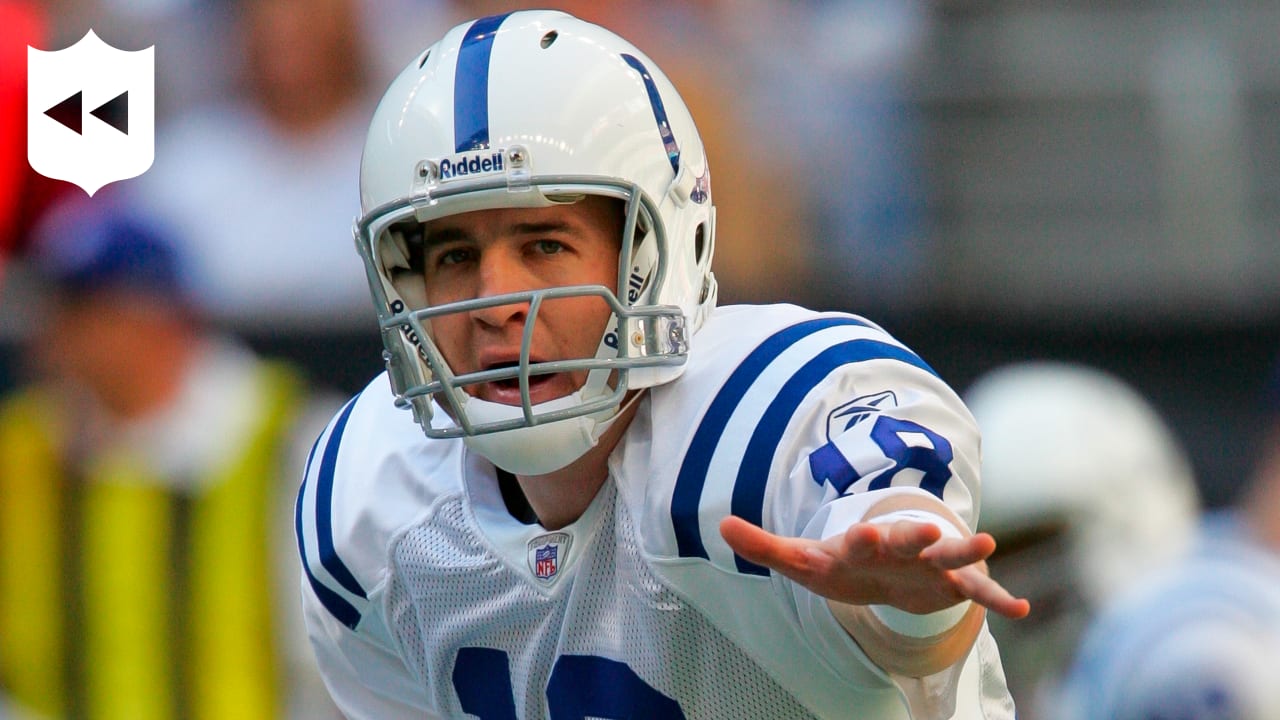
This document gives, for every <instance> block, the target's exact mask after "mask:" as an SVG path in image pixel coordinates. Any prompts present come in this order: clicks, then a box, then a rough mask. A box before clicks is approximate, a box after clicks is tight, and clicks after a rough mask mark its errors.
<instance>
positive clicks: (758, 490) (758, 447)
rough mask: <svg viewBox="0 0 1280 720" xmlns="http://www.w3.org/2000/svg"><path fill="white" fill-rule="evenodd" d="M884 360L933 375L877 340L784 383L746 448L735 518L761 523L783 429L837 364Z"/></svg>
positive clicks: (753, 569) (832, 355) (827, 356)
mask: <svg viewBox="0 0 1280 720" xmlns="http://www.w3.org/2000/svg"><path fill="white" fill-rule="evenodd" d="M884 359H888V360H897V361H899V362H904V363H907V364H908V365H913V366H915V367H918V368H920V369H921V370H924V371H926V372H928V373H931V374H934V375H936V374H937V373H935V372H934V371H933V369H932V368H930V367H929V366H928V365H927V364H926V363H925V362H924V361H923V360H921V359H920V358H919V357H918V356H917V355H915V354H914V353H912V352H911V351H909V350H906V349H904V348H902V347H899V346H897V345H891V344H889V343H885V342H880V341H878V340H849V341H846V342H843V343H840V344H839V345H832V346H831V347H829V348H827V349H826V350H824V351H822V352H821V353H819V354H818V355H817V356H816V357H814V358H813V359H812V360H810V361H809V362H807V363H805V364H804V366H803V367H801V368H800V369H799V370H798V371H796V373H795V374H794V375H792V376H791V377H790V378H789V379H788V380H787V382H786V384H785V385H783V386H782V390H781V391H779V392H778V394H777V396H776V397H775V398H774V399H773V401H772V402H770V403H769V407H768V408H767V409H766V410H765V412H764V414H763V415H762V416H761V418H760V422H759V423H758V424H757V425H756V428H755V431H754V432H753V433H752V434H751V440H750V441H749V442H748V443H747V449H746V452H745V453H744V454H743V457H742V464H741V465H740V466H739V467H738V477H737V480H736V481H735V483H734V486H733V500H732V504H731V510H732V512H733V514H734V515H737V516H738V517H740V518H742V519H744V520H747V521H749V522H751V523H752V524H754V525H757V526H758V525H762V524H763V523H762V521H763V518H764V497H765V486H766V485H767V484H768V480H769V468H770V466H771V464H772V463H773V455H774V452H775V451H776V450H777V448H778V444H779V443H780V442H781V441H782V434H783V433H784V432H785V431H786V429H787V424H788V423H789V422H790V420H791V417H792V416H793V415H794V414H795V412H796V409H797V408H799V407H800V403H802V402H803V401H804V398H805V397H806V396H807V395H808V394H809V393H810V392H811V391H812V390H813V389H814V388H815V387H817V386H818V384H819V383H820V382H822V380H823V379H824V378H826V377H827V376H828V375H830V374H831V372H832V371H834V370H835V369H836V368H838V367H840V366H841V365H847V364H850V363H857V362H864V361H867V360H884ZM734 561H735V563H736V564H737V568H738V571H739V572H742V573H747V574H751V575H766V576H767V575H768V574H769V569H768V568H766V567H763V566H761V565H757V564H755V563H753V562H750V561H748V560H745V559H743V558H741V557H739V556H737V555H735V556H734Z"/></svg>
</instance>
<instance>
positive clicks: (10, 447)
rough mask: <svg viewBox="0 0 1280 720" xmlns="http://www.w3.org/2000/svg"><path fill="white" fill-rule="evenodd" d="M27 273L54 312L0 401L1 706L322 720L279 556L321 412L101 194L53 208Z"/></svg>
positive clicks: (177, 263) (43, 317) (132, 217)
mask: <svg viewBox="0 0 1280 720" xmlns="http://www.w3.org/2000/svg"><path fill="white" fill-rule="evenodd" d="M31 253H32V254H31V256H30V257H29V258H28V259H29V261H30V263H31V265H32V266H33V268H34V272H35V274H36V275H37V276H38V277H39V278H40V279H41V280H42V281H43V284H42V287H43V288H44V289H45V290H46V291H48V297H46V298H43V299H42V302H41V303H40V304H39V305H38V307H37V308H34V310H35V314H36V317H38V318H39V323H38V324H37V325H36V326H35V328H34V334H33V335H32V336H31V337H30V338H29V339H28V343H27V347H26V353H25V354H24V356H23V358H24V359H25V360H27V361H28V363H29V367H28V368H27V370H28V371H29V373H30V375H29V376H28V378H29V382H28V383H27V384H25V385H23V386H21V387H18V388H17V389H16V390H14V391H13V392H12V393H10V394H8V395H7V396H5V397H3V398H0V690H2V691H3V692H4V693H5V694H7V695H8V696H9V697H10V699H11V700H12V701H13V704H14V705H15V707H17V708H21V710H22V711H23V712H24V713H29V714H30V715H32V716H34V717H41V718H101V719H104V720H105V719H113V720H115V719H118V720H138V719H139V718H150V719H154V720H164V719H166V718H210V719H212V718H264V719H265V718H282V717H293V718H324V717H334V716H335V714H336V711H335V710H334V709H333V708H332V704H331V703H330V702H329V701H328V699H327V697H326V694H325V693H324V690H323V686H322V685H321V683H320V680H319V676H318V674H317V673H316V671H315V667H314V661H313V660H312V659H311V656H310V653H309V652H308V651H307V648H306V643H305V641H303V640H302V638H303V637H304V636H303V632H302V627H301V619H300V617H299V614H298V613H297V612H296V603H297V600H296V597H297V595H296V590H295V589H294V588H296V583H295V582H293V579H294V578H295V577H296V573H297V569H296V568H297V566H296V564H295V563H294V562H293V558H292V557H288V556H285V555H282V554H281V553H279V552H278V548H279V547H280V543H281V542H284V540H283V538H282V536H283V537H287V533H289V527H288V525H286V524H285V521H287V519H288V518H289V512H288V502H289V499H290V496H291V495H292V493H293V491H294V488H295V484H294V483H293V482H290V481H288V480H287V478H290V477H296V475H292V473H296V472H300V471H301V469H300V464H301V460H300V458H301V457H302V456H303V455H304V454H305V452H306V447H307V443H309V442H310V441H311V439H313V438H314V437H315V433H316V432H318V427H317V425H319V426H321V427H322V426H323V421H324V420H323V418H327V416H328V414H330V413H331V412H332V407H333V405H331V404H325V403H323V402H321V401H320V400H318V399H316V398H317V397H318V396H317V395H315V394H314V393H313V392H312V391H310V390H309V389H308V387H307V385H306V383H305V382H304V380H303V378H302V377H301V376H300V375H299V374H298V373H297V372H295V371H294V370H292V369H291V368H289V367H287V366H285V365H282V364H279V363H274V362H265V361H263V360H260V359H259V358H258V357H256V356H255V355H253V354H251V353H250V352H249V351H248V350H247V349H246V348H244V347H242V346H241V345H239V344H238V343H236V342H234V341H232V340H230V339H229V338H226V337H223V336H220V335H218V334H215V333H213V332H211V331H209V330H208V329H207V328H206V327H205V326H204V324H203V322H202V318H200V316H199V314H198V313H197V312H195V311H193V309H192V306H191V304H190V302H189V295H188V289H187V286H186V270H185V267H184V265H183V260H182V258H181V257H180V255H179V254H178V253H177V252H176V250H175V249H174V247H173V246H172V245H171V244H170V242H169V240H168V236H167V235H166V234H165V232H164V230H162V229H161V228H160V227H159V226H156V225H153V224H151V223H149V222H148V221H147V220H146V219H144V218H142V217H141V216H139V215H137V214H136V213H134V212H133V211H132V210H131V209H130V208H128V207H126V206H124V205H121V204H119V203H117V202H115V199H114V198H113V197H112V194H111V193H110V192H102V193H99V194H98V195H97V196H95V197H94V198H93V199H92V200H88V199H84V198H80V199H79V201H69V202H68V203H67V204H63V205H59V206H56V207H55V208H54V209H53V210H52V211H51V214H50V215H49V216H48V217H46V218H45V219H44V220H43V221H42V222H41V224H40V226H39V229H38V233H37V236H36V239H35V240H34V242H33V247H32V248H31ZM312 403H317V404H318V405H313V404H312ZM320 410H323V411H324V415H323V416H320V419H319V422H318V423H317V422H316V417H317V416H316V412H317V411H320ZM285 577H288V578H289V581H288V582H287V583H286V581H285V580H284V579H283V578H285ZM24 716H25V715H24Z"/></svg>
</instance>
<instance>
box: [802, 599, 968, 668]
mask: <svg viewBox="0 0 1280 720" xmlns="http://www.w3.org/2000/svg"><path fill="white" fill-rule="evenodd" d="M827 605H828V606H829V607H830V608H831V612H832V614H834V615H835V618H836V620H838V621H839V622H840V624H841V625H842V626H843V627H844V629H845V631H846V632H848V633H849V635H850V637H852V638H853V639H854V641H855V642H857V643H858V646H859V647H861V648H862V651H863V652H864V653H866V654H867V657H868V658H870V659H871V661H872V662H874V663H875V664H876V665H879V666H880V667H881V668H883V669H884V670H886V671H888V672H891V673H896V674H899V675H906V676H908V677H924V676H926V675H932V674H934V673H937V672H940V671H942V670H944V669H946V668H948V667H950V666H951V665H954V664H955V663H957V662H959V661H961V660H962V659H964V657H965V656H966V655H968V653H969V649H970V648H971V647H973V643H974V641H975V640H976V639H977V637H978V633H979V632H980V631H981V630H982V623H983V621H984V620H985V619H986V608H984V607H982V606H981V605H979V604H977V603H975V602H971V601H965V602H963V603H960V604H959V605H957V606H956V608H955V609H959V610H960V612H959V613H958V615H959V617H958V619H956V620H955V621H954V622H950V623H946V622H942V623H937V622H936V621H934V618H937V619H943V618H945V619H947V620H950V619H951V613H949V610H951V609H950V608H949V609H948V610H942V611H939V612H937V613H930V615H928V616H916V617H917V618H920V621H918V622H911V621H910V620H907V621H906V622H898V621H897V620H898V618H894V617H893V616H892V615H891V614H888V613H884V612H877V611H876V609H875V607H876V606H871V605H850V604H847V603H842V602H837V601H835V600H828V601H827ZM902 615H904V616H905V615H909V613H905V612H902ZM904 619H905V618H904ZM938 624H940V625H942V626H943V627H942V629H941V630H939V631H937V632H929V630H931V629H932V628H930V625H938Z"/></svg>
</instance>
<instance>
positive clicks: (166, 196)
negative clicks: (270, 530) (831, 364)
mask: <svg viewBox="0 0 1280 720" xmlns="http://www.w3.org/2000/svg"><path fill="white" fill-rule="evenodd" d="M528 5H531V6H532V5H536V6H542V7H545V6H555V7H562V8H564V9H567V10H570V11H572V12H574V13H576V14H579V15H580V16H582V17H584V18H586V19H589V20H593V21H596V22H600V23H601V24H604V25H606V26H608V27H610V28H611V29H613V30H615V31H617V32H618V33H619V34H621V35H623V36H624V37H627V38H629V39H631V40H632V41H634V42H635V43H636V44H637V45H638V46H640V47H641V48H642V49H643V50H644V51H645V52H646V53H647V54H648V55H650V56H651V57H652V58H653V59H654V60H655V61H656V62H657V63H658V65H659V66H661V67H662V68H663V69H664V70H665V71H666V72H667V74H668V75H670V76H671V77H672V79H673V81H674V82H675V84H676V86H677V87H678V88H679V89H680V90H681V93H682V94H683V96H684V98H685V100H686V102H687V104H689V105H690V107H691V109H692V111H693V113H694V117H695V119H696V120H697V121H698V124H699V127H700V128H701V130H702V133H703V135H704V141H705V143H706V145H707V148H708V152H709V154H710V159H711V167H712V170H713V175H712V177H713V189H714V190H713V191H714V197H715V201H716V204H717V206H718V207H719V226H718V227H719V232H718V237H717V248H716V273H717V276H718V277H719V278H720V280H721V298H722V302H725V303H729V302H772V301H780V300H785V301H794V302H799V303H802V304H808V305H811V306H814V307H817V308H822V309H839V310H846V311H851V312H855V313H859V314H862V315H865V316H867V317H869V318H871V319H872V320H875V321H877V322H879V323H881V324H882V325H884V326H885V327H886V328H887V329H888V330H889V331H891V332H892V333H894V334H895V335H896V336H898V337H899V338H900V339H901V340H903V341H904V342H905V343H907V344H908V345H909V346H911V347H912V348H914V349H915V350H916V351H917V352H919V354H920V355H921V356H923V357H924V358H925V359H926V360H927V361H928V362H929V363H930V364H931V365H933V367H935V368H936V369H937V370H938V371H939V372H940V374H941V375H942V376H943V377H944V378H945V379H946V380H947V381H948V382H949V383H950V384H951V385H952V386H953V387H955V388H957V390H964V389H966V388H968V387H970V385H971V384H973V383H974V382H975V381H976V380H978V379H979V378H980V377H983V376H984V375H986V374H987V373H988V372H990V371H992V370H994V369H997V368H999V367H1002V366H1006V365H1009V364H1013V363H1020V362H1025V361H1060V362H1066V363H1079V364H1081V365H1087V366H1091V367H1092V368H1095V369H1097V370H1099V371H1102V372H1105V373H1107V374H1108V376H1109V377H1111V378H1114V379H1115V380H1116V381H1118V382H1119V383H1123V384H1125V385H1127V386H1128V387H1129V388H1132V390H1133V391H1134V392H1135V393H1136V394H1137V395H1139V396H1141V397H1142V398H1145V401H1146V402H1149V403H1150V406H1151V407H1152V408H1153V411H1154V413H1156V414H1157V415H1158V416H1159V417H1160V418H1161V422H1164V423H1166V424H1167V426H1168V428H1169V432H1170V433H1171V435H1172V442H1173V443H1176V444H1177V445H1178V446H1180V448H1181V449H1184V450H1185V453H1186V457H1187V459H1188V463H1189V473H1190V478H1191V479H1190V480H1189V482H1192V483H1194V485H1195V486H1196V487H1195V493H1194V494H1196V495H1198V497H1199V500H1200V502H1201V503H1202V504H1203V506H1204V507H1206V508H1217V507H1223V506H1226V505H1228V504H1229V503H1231V502H1232V501H1233V500H1234V499H1236V497H1237V494H1238V493H1239V492H1240V490H1241V489H1242V487H1243V486H1244V484H1245V481H1246V478H1247V477H1248V476H1249V474H1250V472H1251V470H1252V466H1253V464H1254V461H1255V458H1256V457H1257V455H1258V444H1259V443H1260V442H1261V439H1262V436H1263V432H1264V429H1265V428H1264V421H1265V420H1266V419H1267V418H1268V416H1267V415H1266V413H1265V411H1264V408H1265V407H1266V403H1267V402H1268V401H1270V400H1271V399H1272V398H1269V396H1268V393H1269V392H1271V391H1270V390H1269V388H1272V387H1273V386H1274V387H1280V385H1273V383H1274V380H1275V378H1273V374H1274V370H1273V367H1274V365H1275V361H1276V359H1277V356H1278V353H1280V282H1276V278H1277V274H1278V273H1280V237H1277V229H1276V228H1277V227H1280V132H1277V129H1278V127H1280V47H1278V46H1277V44H1276V38H1277V37H1280V4H1277V3H1274V2H1263V1H1261V0H1259V1H1258V2H1245V1H1240V0H1234V1H1233V0H1228V1H1215V0H1183V1H1170V2H1143V1H1139V0H1133V1H1129V2H1121V1H1109V2H1108V1H1102V0H1097V1H1091V2H1046V1H1042V0H1017V1H1015V0H968V1H966V0H951V1H947V0H939V1H937V2H920V1H915V0H828V1H822V0H807V1H795V2H774V1H770V0H702V1H700V2H697V1H683V2H682V1H677V0H650V1H648V2H644V3H638V2H637V3H591V2H576V1H570V0H566V1H563V2H556V1H555V0H547V1H545V2H538V3H528ZM519 6H521V3H514V2H498V1H497V0H452V1H449V0H42V1H40V2H35V1H33V0H0V115H2V117H0V392H5V391H9V390H11V389H15V388H19V387H21V386H23V385H24V384H25V383H28V382H31V381H32V380H34V379H39V378H40V376H41V374H42V372H45V373H47V372H48V370H49V368H48V367H45V368H41V367H33V365H35V364H36V363H33V362H32V359H33V358H36V357H39V356H40V354H39V353H35V352H32V351H31V344H32V343H33V342H41V338H44V337H47V333H48V332H49V331H50V328H49V327H48V323H49V318H50V317H51V316H50V314H49V313H50V311H49V309H48V306H47V304H46V303H45V300H44V297H43V296H44V295H46V294H47V293H46V291H47V288H45V287H42V283H43V282H44V281H43V280H42V279H41V278H42V274H41V273H40V272H38V268H37V267H36V266H37V265H38V261H37V257H36V256H37V255H38V253H36V252H35V244H36V243H35V241H34V238H35V237H36V236H37V235H39V234H40V233H38V232H37V228H39V227H41V223H42V221H44V220H46V219H47V216H49V215H50V214H51V213H54V212H55V211H56V210H57V209H58V208H60V207H61V206H62V205H63V204H65V203H66V202H69V201H70V200H71V199H72V198H73V197H74V196H76V195H77V194H78V195H79V196H80V198H81V199H82V198H83V193H82V192H81V191H80V190H79V189H78V188H75V187H74V186H71V185H68V184H66V183H61V182H57V181H49V180H46V179H44V178H41V177H39V176H36V175H34V174H33V173H32V172H31V171H30V169H29V168H28V167H27V164H26V162H25V157H24V152H23V151H24V149H25V112H26V109H25V87H24V83H25V46H26V45H28V44H29V45H31V46H34V47H37V48H41V49H45V50H55V49H60V48H64V47H68V46H70V45H71V44H73V43H74V42H75V41H77V40H78V39H80V38H81V37H82V36H83V35H84V33H85V32H86V31H87V30H88V29H90V28H93V29H94V30H95V32H96V33H97V34H98V35H99V36H100V37H101V38H103V39H104V40H105V41H106V42H108V43H110V44H112V45H114V46H116V47H119V48H121V49H126V50H136V49H143V48H146V47H149V46H154V47H155V62H156V73H157V77H156V80H157V98H156V99H157V116H156V133H157V137H156V160H155V164H154V166H153V167H152V168H151V170H149V171H148V172H147V173H145V174H144V175H142V176H140V177H138V178H135V179H131V180H126V181H122V182H119V183H116V184H114V185H113V186H110V187H109V190H110V193H108V195H109V196H110V197H112V198H113V200H112V202H113V203H115V202H119V203H123V204H125V205H127V206H128V207H129V208H130V211H131V212H132V213H136V214H138V215H142V216H144V217H146V218H147V220H148V221H149V222H154V223H155V224H157V225H159V226H162V227H163V228H165V234H166V237H168V238H170V239H171V240H172V241H173V242H174V243H175V245H177V246H178V247H177V251H178V252H179V253H180V254H181V255H182V256H183V257H184V258H185V259H186V260H188V261H189V266H190V268H191V272H190V274H189V276H188V277H187V279H186V282H187V283H188V285H186V286H185V287H184V288H183V292H184V297H189V298H190V302H191V310H192V312H193V314H194V315H196V316H198V317H200V318H201V323H202V324H206V325H207V326H208V327H209V328H210V329H211V330H213V331H216V332H218V333H220V334H225V335H227V336H233V337H234V338H236V339H237V341H239V342H241V343H243V344H244V345H245V346H247V347H248V348H250V349H251V350H252V351H254V352H256V353H257V354H259V355H261V356H263V357H265V358H269V359H275V360H281V361H284V362H287V363H290V364H291V365H292V366H294V367H296V368H298V369H299V370H300V371H301V374H302V375H303V376H304V377H305V378H306V379H307V380H309V381H310V382H311V383H313V384H314V386H315V387H316V392H317V393H329V392H333V393H335V394H336V395H337V396H344V395H349V394H351V393H353V392H356V391H358V390H359V389H360V388H361V387H363V385H364V384H365V383H366V382H367V381H368V380H369V379H370V378H371V377H372V376H373V375H375V374H377V373H378V372H379V371H380V370H381V367H382V366H381V359H380V345H379V341H378V337H377V333H376V329H375V321H374V316H373V312H372V309H371V307H369V300H368V299H367V297H366V291H365V288H364V278H363V271H362V268H361V266H360V263H359V261H358V258H357V256H356V255H355V252H354V250H353V248H352V242H351V238H350V227H351V223H352V221H353V219H354V218H355V217H356V215H357V214H358V212H359V208H358V196H357V174H358V161H359V153H360V147H361V145H362V143H363V133H364V128H365V125H366V123H367V120H368V118H369V116H370V115H371V113H372V111H373V107H374V103H375V102H376V99H377V97H378V96H379V95H380V93H381V91H382V89H383V88H384V87H385V86H386V84H387V83H388V82H389V81H390V79H391V78H392V77H393V76H394V74H395V73H396V72H398V71H399V69H400V68H401V67H402V66H403V65H404V64H405V63H407V62H409V61H410V60H411V59H412V58H413V57H414V56H415V55H416V54H417V53H418V52H419V51H420V50H421V49H422V48H423V47H424V46H426V45H427V44H429V43H430V42H431V41H433V40H434V39H435V38H436V37H438V36H439V35H440V34H442V33H443V32H444V31H445V30H447V29H448V28H449V27H451V26H452V25H453V24H455V23H456V22H458V21H460V20H462V19H465V18H467V17H472V16H477V15H482V14H490V13H494V12H502V11H505V10H509V9H513V8H515V7H519ZM105 192H106V191H104V193H105ZM132 351H133V352H147V351H148V348H147V347H146V345H145V343H143V344H142V345H141V346H139V347H135V348H133V350H132ZM1076 396H1080V395H1079V394H1078V393H1077V394H1076ZM1114 396H1115V394H1114V393H1110V394H1108V395H1105V397H1114ZM1102 409H1103V408H1101V407H1099V410H1102ZM1080 412H1081V415H1080V417H1090V416H1089V415H1087V414H1086V413H1085V411H1084V410H1081V411H1080ZM1096 415H1097V414H1095V419H1094V420H1093V421H1094V422H1105V420H1099V419H1097V418H1096ZM1103 417H1105V414H1103ZM1063 442H1064V443H1065V442H1070V440H1069V436H1068V435H1067V434H1066V433H1065V431H1064V439H1063ZM1121 444H1123V443H1121ZM1111 450H1115V448H1114V447H1112V448H1111ZM1094 451H1095V450H1094V449H1093V448H1092V447H1091V446H1089V445H1087V444H1082V446H1081V447H1080V448H1079V452H1080V453H1089V452H1094ZM1180 452H1181V450H1180ZM1104 465H1105V463H1104ZM1099 472H1103V471H1099ZM290 483H292V484H293V485H294V486H296V481H294V480H293V479H291V478H290V479H288V480H287V481H285V484H286V485H289V484H290Z"/></svg>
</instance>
